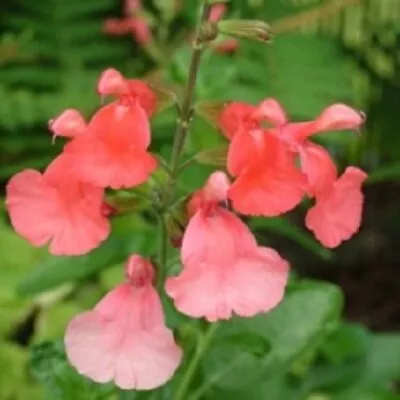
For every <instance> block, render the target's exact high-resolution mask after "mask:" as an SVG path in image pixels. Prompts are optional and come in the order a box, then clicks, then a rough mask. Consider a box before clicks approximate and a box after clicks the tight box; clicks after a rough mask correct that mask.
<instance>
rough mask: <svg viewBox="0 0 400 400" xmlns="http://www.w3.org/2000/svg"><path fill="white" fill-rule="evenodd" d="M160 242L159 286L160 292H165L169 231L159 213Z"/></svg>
mask: <svg viewBox="0 0 400 400" xmlns="http://www.w3.org/2000/svg"><path fill="white" fill-rule="evenodd" d="M158 229H159V234H158V238H159V244H158V270H157V288H158V290H159V292H160V294H163V293H164V291H163V286H164V280H165V275H166V273H167V258H168V232H167V226H166V223H165V218H164V216H163V215H159V222H158Z"/></svg>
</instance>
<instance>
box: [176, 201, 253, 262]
mask: <svg viewBox="0 0 400 400" xmlns="http://www.w3.org/2000/svg"><path fill="white" fill-rule="evenodd" d="M256 245H257V244H256V241H255V239H254V237H253V235H252V234H251V232H250V231H249V229H248V228H247V227H246V225H245V224H244V223H243V222H242V221H241V220H240V219H239V218H238V217H236V216H235V215H234V214H233V213H231V212H229V211H227V210H225V209H223V208H221V207H217V208H216V209H214V210H212V211H211V212H210V213H208V212H207V211H206V210H200V211H198V212H197V213H196V214H195V215H194V217H193V218H191V220H190V222H189V225H188V226H187V228H186V231H185V235H184V238H183V242H182V252H181V257H182V261H183V263H184V264H188V263H192V262H194V263H196V264H198V263H201V262H202V261H207V262H212V263H216V264H224V263H230V262H232V261H233V260H235V258H236V257H237V256H238V254H246V253H247V252H249V251H252V250H253V249H254V248H255V247H256Z"/></svg>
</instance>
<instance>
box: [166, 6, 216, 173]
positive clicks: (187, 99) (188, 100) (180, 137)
mask: <svg viewBox="0 0 400 400" xmlns="http://www.w3.org/2000/svg"><path fill="white" fill-rule="evenodd" d="M209 12H210V5H209V4H208V1H207V0H206V1H204V4H203V11H202V15H201V18H200V22H199V25H198V28H197V35H196V39H195V40H194V42H193V54H192V59H191V61H190V68H189V78H188V82H187V86H186V90H185V95H184V98H183V102H182V106H181V109H180V115H179V120H178V127H177V131H176V134H175V139H174V145H173V150H172V157H171V171H172V175H173V178H176V175H177V172H178V168H179V159H180V156H181V153H182V149H183V146H184V145H185V140H186V137H187V133H188V131H189V127H190V122H191V117H192V112H193V111H192V107H193V98H194V91H195V88H196V81H197V75H198V72H199V67H200V61H201V56H202V54H203V50H204V41H203V38H202V34H201V32H202V25H203V23H204V22H206V21H207V19H208V15H209Z"/></svg>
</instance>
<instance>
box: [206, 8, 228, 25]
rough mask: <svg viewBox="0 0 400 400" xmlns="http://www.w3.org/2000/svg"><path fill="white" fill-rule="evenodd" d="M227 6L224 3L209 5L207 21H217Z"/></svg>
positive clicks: (224, 12)
mask: <svg viewBox="0 0 400 400" xmlns="http://www.w3.org/2000/svg"><path fill="white" fill-rule="evenodd" d="M226 11H227V7H226V5H225V4H214V5H213V6H212V7H211V11H210V16H209V18H208V19H209V21H211V22H218V21H219V20H220V19H222V18H223V16H224V15H225V14H226Z"/></svg>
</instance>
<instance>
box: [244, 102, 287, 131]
mask: <svg viewBox="0 0 400 400" xmlns="http://www.w3.org/2000/svg"><path fill="white" fill-rule="evenodd" d="M252 117H253V118H255V119H256V120H257V121H260V122H261V121H263V120H265V121H268V122H271V123H272V125H274V126H282V125H285V124H286V123H287V117H286V113H285V110H284V109H283V107H282V106H281V104H280V103H279V102H278V101H277V100H275V99H272V98H270V99H265V100H264V101H262V102H261V103H260V104H259V105H258V107H257V109H256V111H255V112H254V113H253V115H252Z"/></svg>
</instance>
